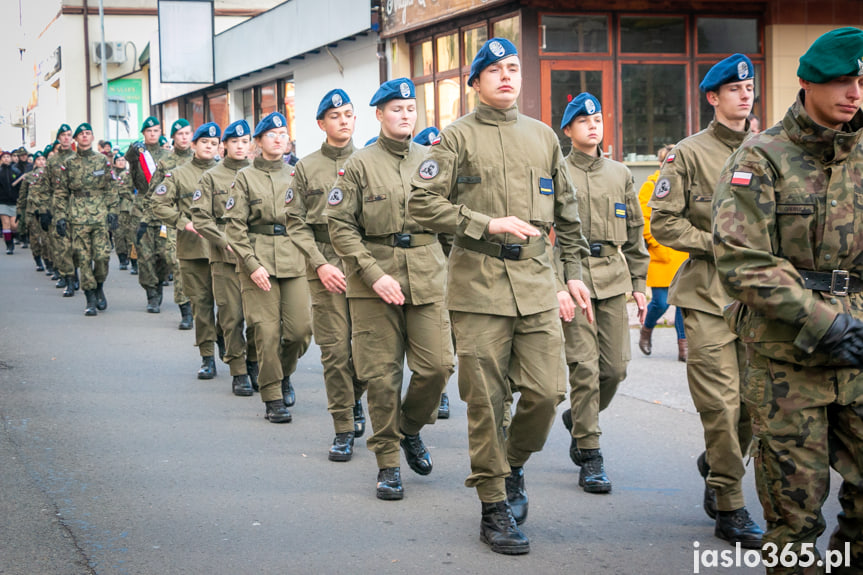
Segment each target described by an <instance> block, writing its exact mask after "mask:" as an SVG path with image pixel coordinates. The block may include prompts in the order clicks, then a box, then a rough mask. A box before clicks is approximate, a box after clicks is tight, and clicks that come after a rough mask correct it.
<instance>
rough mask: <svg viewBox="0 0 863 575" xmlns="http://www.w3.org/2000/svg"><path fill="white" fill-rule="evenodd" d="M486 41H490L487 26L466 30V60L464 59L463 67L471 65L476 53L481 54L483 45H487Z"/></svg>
mask: <svg viewBox="0 0 863 575" xmlns="http://www.w3.org/2000/svg"><path fill="white" fill-rule="evenodd" d="M486 40H488V29H487V28H486V26H480V27H479V28H471V29H470V30H465V33H464V58H463V59H462V66H470V65H471V62H473V59H474V57H475V56H476V53H477V52H479V49H480V48H482V45H483V44H485V42H486Z"/></svg>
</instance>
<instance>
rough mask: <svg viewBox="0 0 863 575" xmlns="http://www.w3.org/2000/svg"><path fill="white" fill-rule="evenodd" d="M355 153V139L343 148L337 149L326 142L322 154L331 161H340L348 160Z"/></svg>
mask: <svg viewBox="0 0 863 575" xmlns="http://www.w3.org/2000/svg"><path fill="white" fill-rule="evenodd" d="M353 152H354V141H353V139H351V140H349V141H348V143H347V144H346V145H345V146H343V147H341V148H337V147H336V146H331V145H330V144H328V143H327V142H326V140H324V143H323V144H321V153H322V154H323V155H325V156H326V157H328V158H329V159H331V160H340V159H343V158H347V157H348V156H350V155H351V154H352V153H353Z"/></svg>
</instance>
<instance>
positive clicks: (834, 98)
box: [800, 76, 863, 130]
mask: <svg viewBox="0 0 863 575" xmlns="http://www.w3.org/2000/svg"><path fill="white" fill-rule="evenodd" d="M800 85H801V86H802V87H803V89H804V90H806V101H805V102H804V107H805V108H806V112H807V113H808V114H809V115H810V116H811V117H812V119H813V120H815V122H816V123H817V124H820V125H821V126H824V127H825V128H833V129H834V130H838V129H840V128H841V127H842V124H845V123H847V122H850V121H851V118H853V117H854V114H856V113H857V111H858V110H859V109H860V103H861V100H863V76H840V77H838V78H834V79H832V80H830V81H829V82H826V83H824V84H816V83H814V82H807V81H806V80H800Z"/></svg>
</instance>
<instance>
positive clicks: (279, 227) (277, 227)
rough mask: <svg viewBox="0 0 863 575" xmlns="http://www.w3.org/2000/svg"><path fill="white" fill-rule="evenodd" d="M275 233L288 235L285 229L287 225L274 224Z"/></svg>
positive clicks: (276, 234)
mask: <svg viewBox="0 0 863 575" xmlns="http://www.w3.org/2000/svg"><path fill="white" fill-rule="evenodd" d="M273 235H275V236H285V235H287V233H286V230H285V226H283V225H282V224H275V225H273Z"/></svg>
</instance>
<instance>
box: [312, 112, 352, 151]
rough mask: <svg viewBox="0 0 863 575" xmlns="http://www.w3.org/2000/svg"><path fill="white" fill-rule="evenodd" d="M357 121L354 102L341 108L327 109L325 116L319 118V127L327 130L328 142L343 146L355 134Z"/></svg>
mask: <svg viewBox="0 0 863 575" xmlns="http://www.w3.org/2000/svg"><path fill="white" fill-rule="evenodd" d="M356 123H357V117H356V116H354V106H353V104H345V105H344V106H341V107H339V108H330V109H329V110H327V112H326V113H325V114H324V118H323V119H322V120H318V127H319V128H320V129H321V130H323V131H324V132H326V134H327V142H328V143H329V144H330V145H333V146H337V147H342V146H344V145H345V144H347V143H348V141H349V140H350V139H351V136H353V135H354V126H355V125H356Z"/></svg>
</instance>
